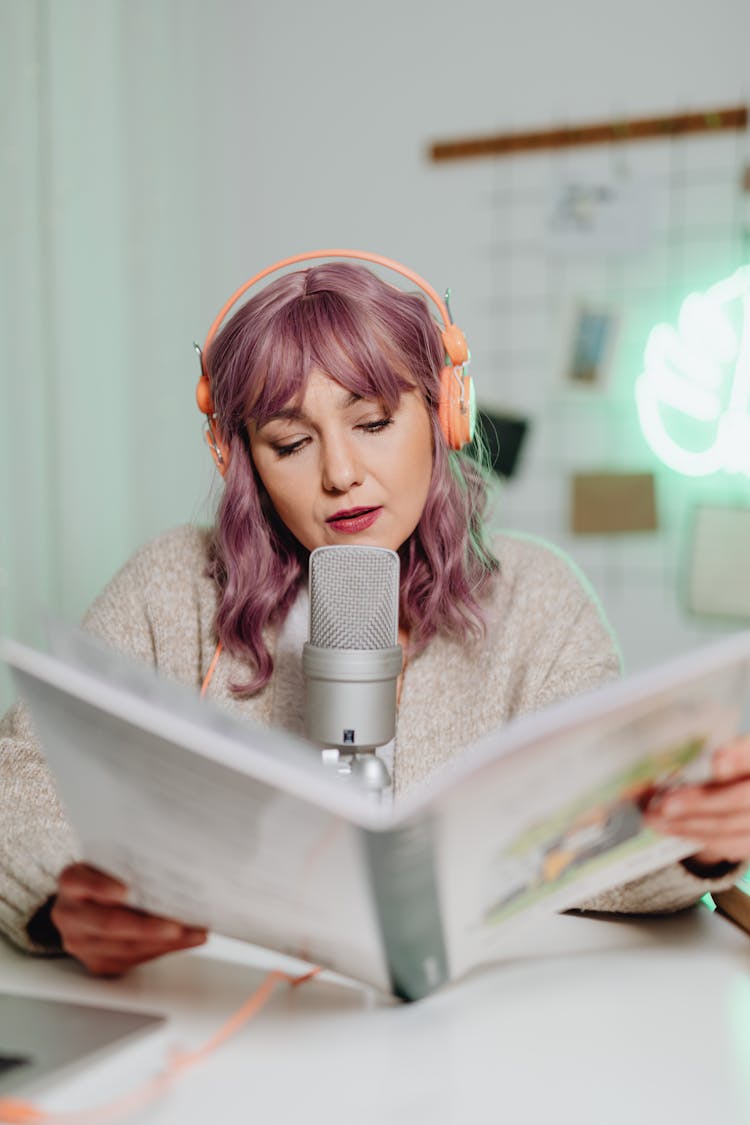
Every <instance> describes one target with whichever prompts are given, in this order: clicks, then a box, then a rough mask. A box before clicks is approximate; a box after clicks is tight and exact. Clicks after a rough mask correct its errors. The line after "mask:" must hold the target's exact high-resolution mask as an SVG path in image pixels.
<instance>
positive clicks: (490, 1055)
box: [0, 907, 750, 1125]
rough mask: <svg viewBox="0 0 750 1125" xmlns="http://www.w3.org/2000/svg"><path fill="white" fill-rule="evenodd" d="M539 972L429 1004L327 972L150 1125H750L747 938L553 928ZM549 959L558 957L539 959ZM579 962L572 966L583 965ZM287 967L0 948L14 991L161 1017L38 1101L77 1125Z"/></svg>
mask: <svg viewBox="0 0 750 1125" xmlns="http://www.w3.org/2000/svg"><path fill="white" fill-rule="evenodd" d="M534 944H535V945H536V947H537V948H532V946H531V945H529V947H528V951H529V954H530V955H528V956H526V957H524V958H522V959H521V958H519V959H516V960H513V961H509V962H505V963H503V964H500V965H497V966H494V967H492V968H491V969H489V970H484V971H482V972H481V973H477V974H475V975H474V976H473V977H472V978H470V979H469V980H466V981H464V982H462V983H460V984H457V985H454V986H452V987H450V988H448V989H445V990H443V991H442V992H440V993H438V994H437V995H435V996H433V997H430V998H429V999H427V1000H424V1001H422V1002H420V1003H418V1004H412V1005H393V1006H391V1005H388V1004H387V1003H384V1002H383V1001H381V1000H380V999H378V998H377V997H375V996H374V995H373V994H372V993H369V992H366V991H363V990H360V989H358V988H354V987H350V986H348V985H344V984H342V983H341V982H340V981H338V980H337V979H336V978H332V977H330V976H328V977H324V978H323V979H318V980H314V981H312V982H310V983H308V984H305V985H304V986H302V987H301V988H298V989H295V990H290V989H289V988H288V987H286V986H284V985H281V986H279V990H278V991H277V993H276V994H275V996H274V997H273V999H272V1000H271V1002H270V1003H269V1004H268V1005H267V1006H266V1007H265V1008H264V1009H263V1011H262V1012H261V1013H260V1014H259V1015H257V1016H256V1017H255V1019H254V1020H252V1021H251V1022H250V1023H249V1024H247V1025H246V1027H245V1028H244V1029H243V1030H242V1031H241V1032H239V1033H238V1035H237V1036H236V1037H235V1038H234V1039H233V1040H231V1041H230V1042H229V1043H227V1044H226V1045H225V1046H224V1047H222V1048H221V1049H220V1050H219V1052H218V1053H217V1054H215V1055H213V1056H212V1057H211V1058H210V1059H209V1060H207V1061H206V1062H204V1063H203V1064H201V1065H200V1066H199V1067H198V1068H195V1069H193V1070H191V1071H189V1072H188V1073H186V1074H185V1075H184V1076H183V1077H182V1078H181V1079H180V1080H179V1081H178V1083H177V1084H176V1085H175V1086H174V1087H173V1088H172V1089H171V1091H170V1092H169V1093H168V1094H167V1095H166V1096H165V1098H164V1099H163V1100H161V1101H160V1102H158V1103H156V1104H154V1105H153V1106H152V1107H151V1108H149V1109H148V1110H146V1111H143V1112H141V1113H140V1114H139V1115H138V1116H137V1118H135V1119H134V1120H136V1121H137V1122H138V1125H156V1123H160V1125H161V1123H165V1122H169V1123H178V1122H179V1125H194V1123H199V1122H200V1123H201V1125H202V1123H211V1125H225V1123H230V1122H232V1123H233V1122H242V1123H244V1122H248V1123H253V1125H255V1123H267V1122H273V1123H278V1122H284V1123H285V1122H297V1121H299V1122H304V1125H318V1123H320V1125H338V1123H344V1122H346V1123H347V1125H376V1123H377V1125H386V1123H387V1125H391V1123H396V1125H398V1123H401V1122H409V1123H410V1125H415V1123H417V1125H418V1123H421V1122H429V1123H433V1125H448V1123H461V1125H466V1123H469V1125H479V1123H483V1122H502V1123H503V1125H519V1123H520V1125H523V1123H526V1122H534V1123H537V1122H547V1121H550V1122H553V1121H559V1122H576V1123H578V1125H587V1123H594V1122H596V1125H602V1123H606V1125H619V1123H623V1125H625V1123H628V1125H635V1123H637V1125H644V1123H647V1125H650V1123H651V1122H653V1123H654V1125H656V1123H658V1125H672V1123H674V1122H677V1123H679V1125H690V1123H693V1122H695V1123H696V1125H697V1123H700V1125H714V1123H720V1125H734V1123H738V1125H739V1123H740V1122H742V1123H743V1125H744V1123H746V1122H749V1121H750V938H748V936H747V935H746V934H745V933H744V932H742V931H740V930H738V929H737V928H736V927H734V926H733V925H732V924H731V923H730V922H729V921H727V920H726V919H724V918H721V917H720V916H719V915H716V914H710V913H709V911H708V910H706V909H705V908H703V907H701V908H698V909H697V910H695V911H691V912H689V913H687V914H683V915H680V916H676V917H674V918H658V919H649V920H646V921H644V920H627V921H621V920H617V921H610V920H598V919H590V918H579V917H558V918H553V919H551V920H550V925H549V927H547V928H546V932H545V933H544V934H543V935H540V936H539V938H538V939H537V941H536V942H535V943H534ZM542 948H544V949H545V950H546V952H545V953H544V955H541V951H542ZM574 950H575V952H574ZM288 964H289V963H288V962H284V961H283V960H282V959H281V958H279V957H277V956H275V955H271V954H267V953H263V952H262V951H259V950H257V949H253V948H252V947H249V946H242V945H240V944H238V943H233V942H229V941H225V940H221V939H212V940H211V942H209V944H208V946H207V947H205V948H204V949H203V950H200V951H194V952H190V953H184V954H177V955H173V956H171V957H169V958H165V959H163V960H162V961H160V962H156V963H153V964H151V965H146V966H143V967H141V968H140V969H138V970H137V971H135V972H133V973H131V974H130V975H129V976H128V977H126V978H123V979H122V980H119V981H99V980H95V979H93V978H91V977H87V976H86V975H85V974H84V972H83V971H82V970H80V969H79V968H78V967H77V966H76V965H74V964H73V963H72V962H70V961H66V960H57V961H42V960H38V959H34V958H30V957H27V956H24V955H22V954H19V953H17V952H15V951H13V950H11V949H10V947H9V946H7V945H5V944H4V943H2V942H0V988H4V989H5V990H6V991H16V992H31V993H36V994H42V995H46V996H49V997H52V998H65V999H73V1000H78V1001H80V1002H83V1003H85V1002H91V1003H101V1004H105V1005H111V1006H122V1007H128V1008H141V1009H143V1010H148V1011H158V1012H163V1013H166V1014H167V1015H168V1017H169V1020H168V1023H167V1024H166V1025H165V1028H164V1029H163V1030H160V1031H157V1032H156V1033H153V1034H151V1035H148V1036H145V1037H142V1038H141V1039H139V1040H138V1041H137V1042H134V1043H132V1044H130V1045H127V1046H125V1047H122V1048H120V1049H119V1050H117V1051H116V1052H115V1053H113V1054H111V1055H110V1056H108V1057H106V1058H104V1059H98V1060H97V1061H96V1062H94V1063H93V1064H90V1065H89V1066H87V1067H86V1068H83V1069H82V1070H81V1071H80V1072H78V1073H76V1074H73V1075H66V1076H65V1077H64V1078H60V1079H58V1080H57V1081H56V1082H53V1083H52V1084H51V1085H50V1086H49V1088H47V1089H45V1090H44V1092H43V1093H41V1094H39V1095H37V1096H36V1097H35V1099H34V1100H36V1101H38V1102H39V1103H40V1104H41V1105H42V1106H44V1107H45V1108H48V1109H50V1110H66V1109H69V1110H73V1109H78V1108H84V1107H87V1106H90V1105H92V1104H98V1103H99V1102H101V1101H104V1100H107V1099H109V1098H111V1097H113V1096H114V1095H115V1094H116V1093H118V1092H123V1091H125V1090H127V1089H129V1088H131V1087H132V1086H135V1085H137V1084H139V1083H141V1082H143V1081H144V1080H145V1079H147V1078H148V1077H150V1076H151V1075H153V1074H154V1073H155V1072H156V1071H158V1070H159V1069H161V1067H162V1065H163V1062H164V1060H165V1058H166V1057H167V1054H168V1052H169V1051H170V1049H172V1048H174V1047H179V1048H184V1049H192V1048H194V1047H197V1046H198V1045H200V1043H202V1042H203V1041H204V1040H205V1039H207V1038H208V1037H209V1036H210V1034H211V1033H212V1032H213V1031H214V1030H216V1028H217V1027H218V1026H219V1025H220V1024H221V1023H222V1022H223V1021H224V1019H226V1018H227V1016H228V1015H229V1014H230V1013H231V1012H232V1011H234V1010H235V1008H237V1007H238V1006H239V1005H240V1003H241V1002H242V1001H243V999H244V998H245V997H246V996H247V995H249V994H250V993H251V992H252V991H253V989H254V988H255V987H257V985H258V983H259V982H260V980H261V979H262V976H263V969H262V968H260V966H263V967H278V966H281V967H286V966H287V965H288Z"/></svg>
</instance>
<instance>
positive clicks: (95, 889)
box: [58, 863, 128, 903]
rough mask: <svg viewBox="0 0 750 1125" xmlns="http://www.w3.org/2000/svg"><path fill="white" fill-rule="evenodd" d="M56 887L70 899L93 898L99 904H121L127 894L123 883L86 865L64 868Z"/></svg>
mask: <svg viewBox="0 0 750 1125" xmlns="http://www.w3.org/2000/svg"><path fill="white" fill-rule="evenodd" d="M58 886H59V890H60V892H61V893H62V894H64V895H67V896H69V897H71V898H76V899H81V900H83V899H89V898H93V899H96V900H97V901H99V902H113V903H114V902H123V901H124V900H125V898H126V897H127V893H128V888H127V886H126V884H125V883H123V882H121V881H120V880H119V879H115V878H114V877H113V876H112V875H107V873H106V872H104V871H99V870H98V868H96V867H90V866H89V865H88V864H86V863H74V864H72V865H71V866H70V867H66V868H65V869H64V870H63V871H62V872H61V873H60V878H59V883H58Z"/></svg>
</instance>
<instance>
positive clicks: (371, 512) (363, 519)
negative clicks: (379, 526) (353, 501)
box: [326, 508, 383, 535]
mask: <svg viewBox="0 0 750 1125" xmlns="http://www.w3.org/2000/svg"><path fill="white" fill-rule="evenodd" d="M382 510H383V509H382V508H347V509H346V510H344V509H342V510H341V511H340V512H334V514H333V515H332V516H330V517H329V518H328V519H327V520H326V523H327V524H328V526H329V527H332V528H333V530H334V531H343V533H344V534H345V535H356V534H357V532H359V531H366V530H367V528H368V527H372V525H373V524H374V523H375V520H376V519H377V518H378V516H379V515H380V513H381V512H382Z"/></svg>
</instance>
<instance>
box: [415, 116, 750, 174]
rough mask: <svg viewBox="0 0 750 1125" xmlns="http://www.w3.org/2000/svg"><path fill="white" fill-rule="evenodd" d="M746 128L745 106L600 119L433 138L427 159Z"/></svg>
mask: <svg viewBox="0 0 750 1125" xmlns="http://www.w3.org/2000/svg"><path fill="white" fill-rule="evenodd" d="M746 127H747V106H733V107H730V108H728V109H709V110H704V111H703V112H702V113H681V114H677V115H674V116H671V117H636V118H633V119H632V120H624V121H602V122H599V123H596V124H593V125H578V126H575V127H573V128H559V129H541V130H538V131H536V132H529V133H497V134H495V135H493V136H485V137H465V138H463V139H461V138H459V139H457V140H452V141H436V142H435V143H434V144H432V145H431V146H430V149H429V155H430V159H431V160H435V161H438V160H470V159H472V158H474V157H477V156H508V155H510V154H511V153H516V152H540V151H542V150H543V149H555V148H570V147H571V146H573V145H600V144H622V143H623V142H625V141H641V140H644V139H646V138H648V137H661V138H664V137H677V136H687V135H688V134H689V133H716V132H720V131H722V130H725V129H745V128H746Z"/></svg>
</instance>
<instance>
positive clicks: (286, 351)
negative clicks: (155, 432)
mask: <svg viewBox="0 0 750 1125" xmlns="http://www.w3.org/2000/svg"><path fill="white" fill-rule="evenodd" d="M314 368H319V369H320V370H321V371H322V372H323V373H324V374H325V375H328V376H329V377H330V378H331V379H333V380H334V381H335V382H336V383H339V384H340V385H341V386H342V387H345V388H346V390H348V391H351V392H352V393H353V394H356V395H359V396H360V397H361V398H367V399H377V400H378V401H379V402H382V403H383V404H384V406H385V407H386V409H387V410H389V411H393V410H395V409H396V407H397V406H398V403H399V400H400V398H401V395H402V394H403V392H404V391H405V390H408V389H412V388H413V387H414V385H415V383H414V380H413V379H412V378H410V372H409V369H408V364H407V361H406V357H405V356H403V355H399V354H398V352H397V349H396V347H394V344H393V340H392V337H390V338H389V335H388V332H387V331H386V327H385V325H383V324H381V323H379V322H378V321H377V320H373V317H372V315H371V314H370V316H369V317H368V318H367V319H365V317H364V316H362V314H361V312H360V310H359V309H358V308H357V305H356V304H355V303H354V302H351V301H349V300H347V298H346V297H344V296H342V295H341V294H340V293H333V292H331V291H330V290H325V291H322V292H319V293H314V294H309V295H307V296H305V297H303V298H302V299H301V300H298V301H294V302H291V303H289V304H287V305H285V306H284V307H283V308H281V309H279V310H278V312H277V314H276V316H275V317H274V318H273V321H272V322H271V324H270V325H269V329H268V331H267V333H266V334H265V336H264V339H263V341H262V343H261V345H260V347H259V349H258V353H257V362H256V364H255V365H254V370H253V371H252V373H251V376H250V380H249V382H250V385H251V386H254V387H255V388H256V393H255V395H254V396H253V399H252V401H251V402H250V403H249V404H248V413H247V416H246V419H245V421H249V420H250V419H252V420H253V421H254V422H255V423H256V424H257V425H259V426H261V425H263V423H264V422H266V421H267V420H268V419H269V418H271V417H273V416H274V415H276V414H278V413H279V411H280V410H282V409H283V408H284V407H286V406H288V405H289V404H290V403H294V404H298V403H299V402H300V401H301V400H302V398H303V397H304V394H305V390H306V388H307V382H308V379H309V377H310V373H311V371H312V370H313V369H314Z"/></svg>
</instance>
